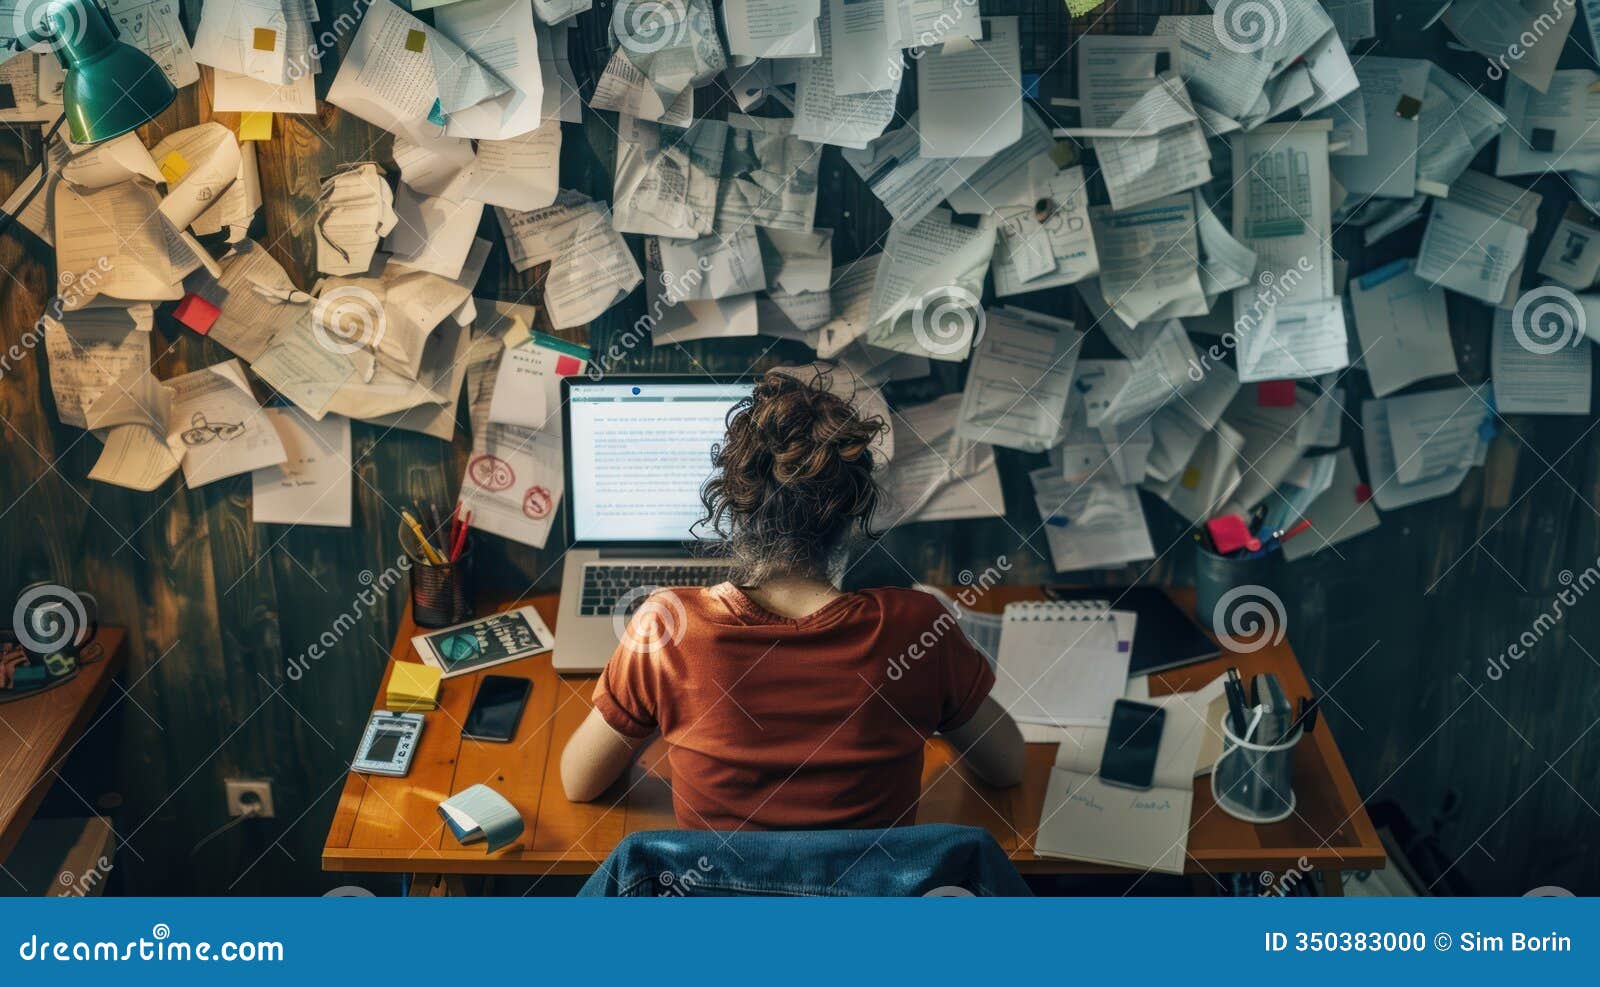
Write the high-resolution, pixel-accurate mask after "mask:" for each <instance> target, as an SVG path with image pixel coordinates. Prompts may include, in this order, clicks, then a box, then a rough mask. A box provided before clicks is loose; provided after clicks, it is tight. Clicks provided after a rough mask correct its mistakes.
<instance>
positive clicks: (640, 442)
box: [567, 381, 752, 542]
mask: <svg viewBox="0 0 1600 987" xmlns="http://www.w3.org/2000/svg"><path fill="white" fill-rule="evenodd" d="M751 387H752V385H751V384H748V383H743V384H717V383H711V382H709V381H702V382H698V383H696V382H692V381H663V382H660V383H639V384H588V383H585V384H579V383H577V382H574V383H573V384H572V389H571V392H570V395H569V397H570V401H571V407H570V410H569V412H568V414H569V416H570V418H571V424H572V428H571V433H570V434H569V435H568V436H567V442H568V444H569V448H568V450H567V455H568V456H570V457H571V459H570V460H569V461H570V462H571V463H572V490H571V491H570V499H571V509H572V512H573V515H572V521H573V534H574V535H575V536H576V538H577V540H578V541H580V542H586V541H652V542H683V541H690V540H692V539H694V538H695V537H696V535H699V536H700V537H706V536H707V535H708V533H707V532H706V531H704V530H701V531H698V532H696V531H691V530H690V528H691V526H693V525H694V523H695V522H696V521H698V520H699V519H700V517H701V514H702V513H703V511H702V509H701V505H700V488H701V486H702V485H703V484H704V483H705V482H706V479H707V478H708V477H709V476H710V475H711V447H712V446H714V445H716V444H717V443H718V442H721V441H722V438H723V435H724V434H725V433H726V432H727V418H728V411H729V409H730V408H732V407H733V406H734V405H735V404H736V403H738V402H739V400H740V399H742V398H746V397H749V396H750V390H751Z"/></svg>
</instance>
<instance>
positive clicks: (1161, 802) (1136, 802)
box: [1129, 796, 1172, 812]
mask: <svg viewBox="0 0 1600 987" xmlns="http://www.w3.org/2000/svg"><path fill="white" fill-rule="evenodd" d="M1129 804H1130V805H1131V806H1133V808H1135V809H1149V810H1151V811H1154V812H1165V811H1167V810H1168V809H1170V808H1172V802H1171V800H1169V799H1144V798H1139V797H1137V796H1135V797H1134V799H1133V801H1132V802H1131V803H1129Z"/></svg>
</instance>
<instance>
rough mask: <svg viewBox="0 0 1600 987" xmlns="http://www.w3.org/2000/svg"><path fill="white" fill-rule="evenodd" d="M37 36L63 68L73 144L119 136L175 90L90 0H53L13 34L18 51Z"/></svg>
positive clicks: (143, 120) (65, 104) (149, 117)
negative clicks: (28, 27) (23, 31)
mask: <svg viewBox="0 0 1600 987" xmlns="http://www.w3.org/2000/svg"><path fill="white" fill-rule="evenodd" d="M40 42H46V43H48V44H49V45H50V47H51V48H52V49H54V50H55V53H56V59H57V60H58V61H59V62H61V67H62V68H64V69H66V72H67V81H66V85H65V86H64V87H63V89H62V106H63V116H65V118H66V121H67V132H68V134H69V135H70V136H71V138H72V142H73V143H74V144H98V143H99V142H101V141H106V140H110V139H111V138H113V137H120V136H122V135H123V134H126V133H127V132H129V131H130V130H133V129H135V128H137V127H139V126H141V125H142V124H145V123H148V122H150V120H152V119H153V118H154V117H155V116H156V114H158V113H160V112H161V111H162V110H164V109H166V108H167V106H168V105H169V104H171V102H172V100H173V97H175V96H177V95H178V91H177V90H176V89H174V88H172V83H171V82H170V81H169V80H168V79H167V74H166V73H165V72H163V71H161V68H160V66H158V65H156V63H155V62H154V61H152V60H151V59H150V56H149V55H146V54H145V53H144V52H142V51H140V50H139V49H137V48H135V47H134V46H133V45H130V44H125V43H124V42H122V41H118V40H117V29H116V28H115V27H114V26H112V23H111V16H110V15H109V14H107V13H106V11H105V8H103V7H101V6H100V4H99V3H97V2H96V0H53V2H50V3H48V4H47V5H45V6H44V7H43V9H42V10H41V11H40V12H39V14H38V15H37V17H36V18H35V23H34V25H33V29H32V30H31V31H29V32H28V33H27V34H25V35H23V36H22V37H19V38H18V39H17V40H16V42H15V46H16V48H17V50H19V51H21V50H23V49H26V48H30V47H32V46H33V45H36V44H39V43H40Z"/></svg>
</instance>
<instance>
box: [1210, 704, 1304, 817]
mask: <svg viewBox="0 0 1600 987" xmlns="http://www.w3.org/2000/svg"><path fill="white" fill-rule="evenodd" d="M1254 732H1255V731H1254V730H1253V729H1252V730H1246V731H1245V736H1244V737H1239V736H1236V735H1235V734H1234V732H1233V724H1232V723H1230V722H1229V718H1228V714H1226V713H1224V714H1223V715H1222V753H1221V754H1220V755H1219V756H1218V757H1217V763H1216V764H1215V765H1214V766H1213V767H1212V769H1211V794H1212V796H1213V797H1214V798H1215V799H1216V800H1217V808H1219V809H1221V810H1222V811H1223V812H1226V813H1227V814H1228V815H1230V816H1233V817H1234V818H1235V819H1243V820H1244V821H1245V822H1252V823H1275V822H1278V821H1280V820H1283V819H1287V818H1289V815H1290V813H1292V812H1294V806H1295V797H1294V748H1295V745H1296V744H1298V743H1300V737H1301V736H1302V735H1303V734H1304V733H1305V730H1304V729H1302V728H1301V727H1298V726H1297V727H1295V729H1294V732H1293V733H1291V734H1289V735H1288V736H1287V737H1284V738H1282V739H1280V740H1278V741H1275V742H1273V743H1270V744H1258V743H1254V742H1253V741H1251V740H1249V739H1248V738H1249V737H1250V736H1251V735H1253V734H1254Z"/></svg>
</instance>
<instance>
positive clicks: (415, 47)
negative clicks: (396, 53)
mask: <svg viewBox="0 0 1600 987" xmlns="http://www.w3.org/2000/svg"><path fill="white" fill-rule="evenodd" d="M427 43H428V35H427V34H425V33H424V32H422V31H418V30H417V29H415V28H412V29H411V30H410V31H407V32H406V51H421V50H422V46H423V45H425V44H427Z"/></svg>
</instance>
